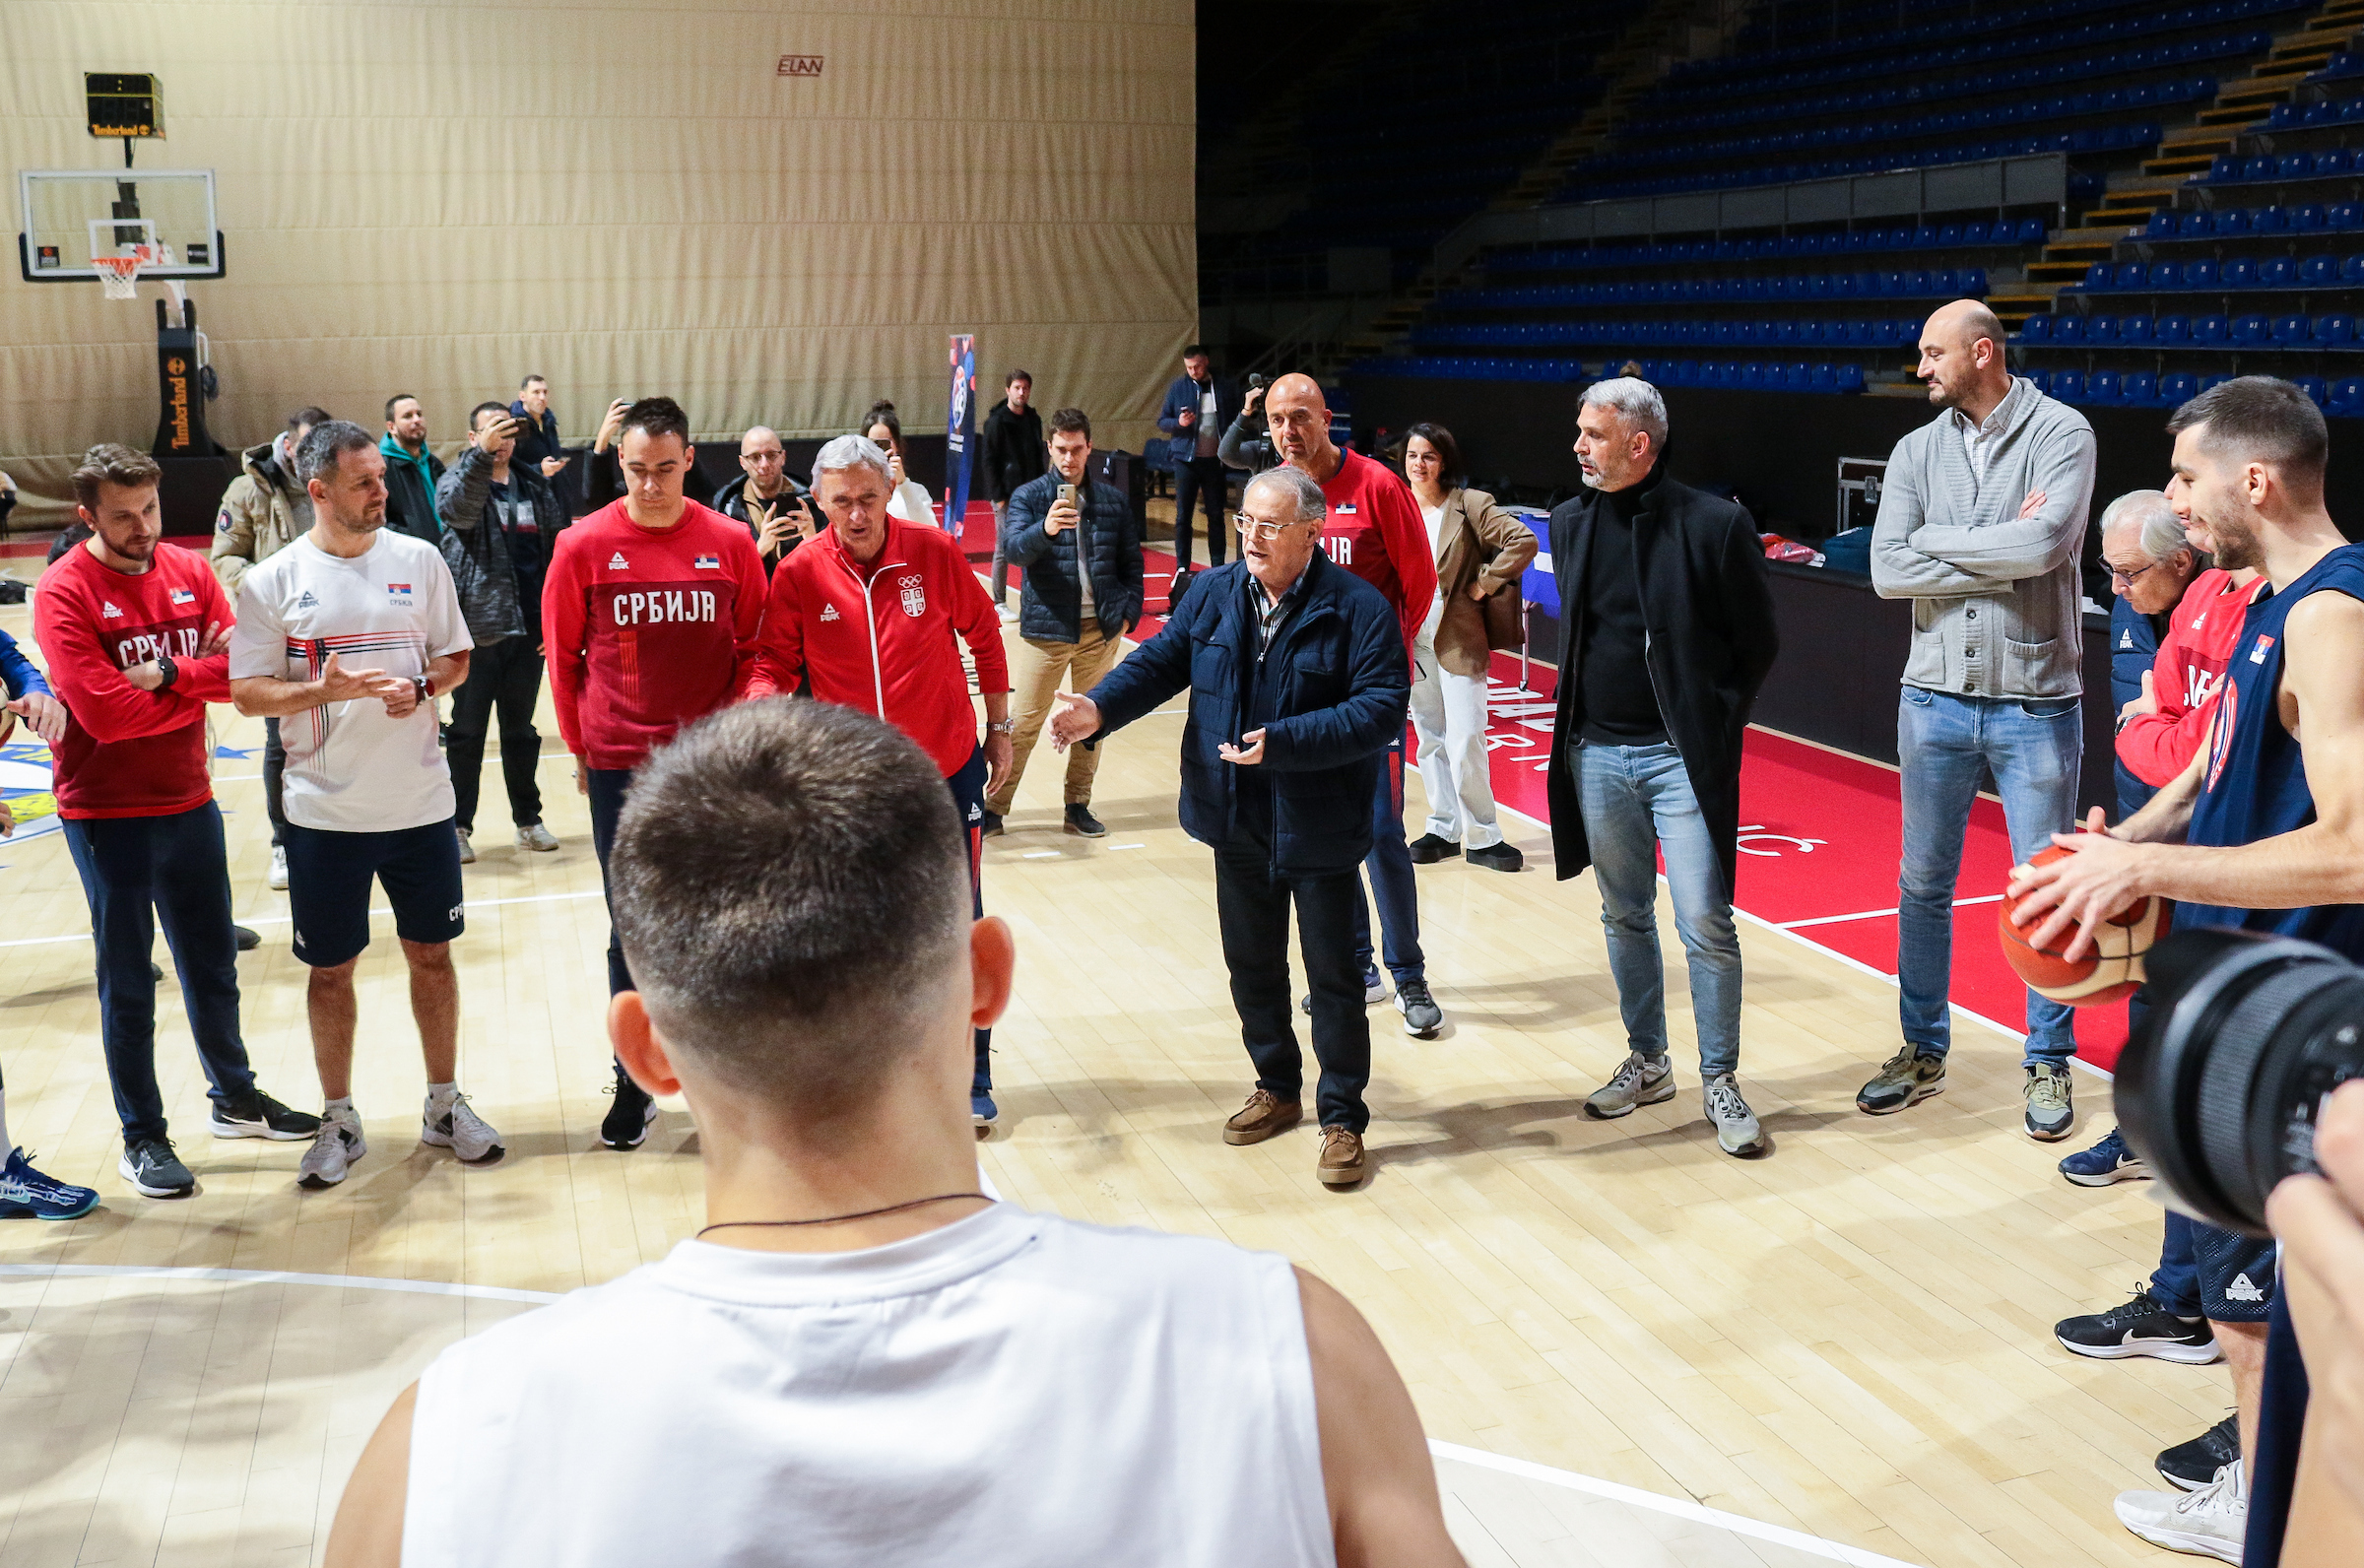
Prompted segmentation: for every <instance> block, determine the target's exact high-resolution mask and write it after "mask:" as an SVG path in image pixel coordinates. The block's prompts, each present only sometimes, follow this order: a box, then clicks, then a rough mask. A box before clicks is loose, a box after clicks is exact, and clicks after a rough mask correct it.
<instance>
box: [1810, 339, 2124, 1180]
mask: <svg viewBox="0 0 2364 1568" xmlns="http://www.w3.org/2000/svg"><path fill="white" fill-rule="evenodd" d="M1918 373H1919V374H1920V377H1921V379H1922V380H1923V381H1925V382H1927V383H1928V384H1929V400H1930V402H1932V403H1934V404H1936V405H1937V408H1938V409H1939V410H1940V412H1939V413H1938V415H1937V418H1936V419H1935V420H1933V421H1932V422H1931V423H1929V424H1927V425H1923V426H1921V428H1919V429H1917V430H1915V431H1913V432H1912V433H1911V434H1910V435H1907V436H1906V437H1905V438H1904V439H1903V440H1901V441H1899V442H1897V443H1896V450H1895V451H1894V452H1892V453H1891V454H1889V457H1888V472H1887V482H1886V484H1885V486H1884V487H1883V489H1882V490H1881V493H1880V502H1879V519H1878V521H1877V522H1876V523H1875V524H1874V525H1873V526H1872V586H1873V587H1874V588H1876V589H1878V591H1879V594H1880V597H1882V598H1884V599H1910V600H1912V601H1913V641H1912V652H1911V655H1910V657H1909V658H1908V659H1907V660H1906V663H1905V667H1904V691H1903V695H1902V698H1901V700H1900V701H1899V702H1898V705H1897V720H1896V754H1897V757H1898V760H1899V761H1901V762H1902V764H1903V774H1904V777H1903V793H1904V864H1903V868H1902V871H1901V873H1900V875H1899V876H1898V878H1897V884H1898V897H1897V907H1898V913H1897V921H1896V926H1897V931H1896V974H1897V979H1898V981H1899V982H1900V984H1901V986H1902V990H1903V1001H1902V1003H1901V1007H1900V1013H1901V1019H1902V1024H1903V1033H1904V1044H1903V1048H1902V1049H1901V1050H1899V1051H1898V1052H1897V1053H1896V1055H1894V1056H1893V1057H1891V1058H1889V1060H1888V1061H1887V1063H1886V1064H1885V1065H1884V1066H1882V1067H1881V1068H1880V1070H1879V1072H1878V1073H1877V1074H1876V1075H1875V1076H1874V1077H1873V1078H1872V1080H1871V1081H1870V1082H1869V1083H1866V1084H1865V1085H1864V1086H1863V1089H1862V1091H1861V1092H1859V1093H1858V1094H1857V1095H1856V1098H1855V1104H1856V1109H1858V1110H1860V1111H1863V1112H1865V1113H1866V1114H1868V1115H1872V1116H1885V1115H1888V1114H1891V1113H1893V1112H1896V1111H1901V1110H1903V1109H1905V1107H1907V1106H1909V1105H1914V1104H1917V1103H1919V1102H1920V1101H1922V1100H1925V1099H1927V1098H1929V1096H1931V1095H1933V1094H1936V1093H1938V1092H1940V1091H1941V1090H1942V1089H1943V1088H1944V1087H1945V1054H1946V1051H1947V1049H1948V1048H1949V1047H1950V1045H1951V1044H1952V1029H1951V1024H1952V1015H1951V1013H1950V1010H1949V993H1950V990H1951V985H1952V978H1953V914H1954V911H1953V900H1954V896H1955V893H1954V882H1955V879H1956V877H1957V876H1958V875H1959V873H1960V871H1961V868H1962V836H1963V834H1964V832H1965V831H1966V830H1967V828H1968V826H1969V821H1970V807H1971V803H1972V802H1973V801H1975V800H1976V799H1977V798H1978V790H1979V785H1980V782H1981V779H1982V777H1983V776H1984V775H1985V774H1988V773H1990V772H1991V773H1992V774H1993V775H1994V778H1995V782H1996V785H1997V787H1998V788H1999V790H2000V791H2001V793H2002V795H2003V817H2004V819H2005V822H2006V823H2007V825H2008V827H2009V829H2010V835H2011V854H2012V856H2013V858H2014V859H2016V860H2018V861H2021V862H2025V861H2026V860H2028V859H2029V858H2030V857H2031V856H2033V855H2034V854H2035V853H2036V852H2037V851H2038V850H2041V849H2043V848H2045V847H2046V846H2047V845H2048V844H2049V843H2050V842H2051V835H2052V834H2054V833H2059V832H2067V831H2069V828H2070V827H2071V826H2072V825H2073V824H2074V822H2075V820H2076V793H2077V781H2078V778H2079V775H2080V774H2081V773H2082V771H2083V759H2084V718H2083V714H2082V707H2083V702H2082V698H2083V694H2084V623H2083V619H2082V617H2081V615H2080V613H2079V609H2078V599H2079V597H2080V596H2079V592H2078V586H2077V552H2078V550H2079V548H2080V547H2081V546H2082V544H2083V542H2084V537H2085V514H2086V510H2087V508H2088V507H2089V506H2090V504H2091V502H2092V499H2093V427H2092V426H2091V425H2087V424H2086V423H2085V421H2084V418H2083V416H2081V415H2079V414H2078V413H2077V412H2076V411H2075V410H2074V409H2071V408H2069V407H2068V406H2067V405H2066V404H2061V403H2056V402H2054V401H2053V400H2052V399H2051V398H2048V397H2046V396H2045V395H2044V394H2043V393H2041V392H2039V391H2037V390H2036V388H2035V384H2034V383H2033V382H2030V381H2027V380H2024V379H2021V378H2019V377H2016V376H2013V375H2012V374H2011V373H2010V370H2009V369H2008V368H2007V367H2006V366H2005V364H2004V363H2003V325H2002V323H2001V322H1999V321H1997V320H1996V319H1995V313H1994V312H1993V311H1991V310H1989V309H1988V308H1987V307H1986V306H1985V305H1983V304H1981V303H1980V302H1979V301H1977V300H1975V299H1956V300H1955V301H1953V303H1951V304H1949V305H1946V306H1944V307H1943V308H1942V309H1940V310H1938V311H1937V314H1936V315H1933V316H1931V317H1930V318H1929V323H1928V325H1927V326H1925V327H1924V328H1922V331H1921V364H1920V369H1919V372H1918ZM1988 890H1989V889H1987V888H1984V887H1982V888H1979V889H1977V891H1979V892H1985V891H1988ZM2075 1050H2076V1038H2075V1036H2074V1035H2073V1034H2072V1033H2071V1032H2070V1030H2069V1009H2068V1008H2066V1007H2064V1006H2062V1005H2061V1004H2060V1003H2057V1002H2048V1001H2046V1000H2045V999H2044V998H2042V997H2040V996H2038V995H2036V994H2035V993H2034V992H2033V991H2030V992H2029V993H2028V995H2027V1043H2026V1048H2025V1050H2024V1052H2023V1053H2022V1057H2021V1067H2022V1069H2023V1083H2022V1096H2023V1098H2024V1099H2025V1101H2026V1118H2025V1124H2024V1125H2025V1127H2026V1130H2027V1136H2028V1137H2030V1138H2033V1139H2037V1140H2040V1141H2042V1142H2045V1143H2051V1142H2053V1141H2055V1140H2058V1139H2063V1138H2066V1137H2068V1136H2069V1130H2070V1128H2071V1127H2073V1126H2074V1125H2075V1120H2076V1116H2075V1108H2074V1106H2073V1104H2072V1103H2071V1100H2070V1096H2069V1057H2070V1056H2071V1055H2073V1054H2074V1053H2075Z"/></svg>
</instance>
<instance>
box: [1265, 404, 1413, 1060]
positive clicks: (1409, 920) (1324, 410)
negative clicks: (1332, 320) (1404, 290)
mask: <svg viewBox="0 0 2364 1568" xmlns="http://www.w3.org/2000/svg"><path fill="white" fill-rule="evenodd" d="M1264 416H1265V423H1266V425H1269V426H1270V427H1271V429H1272V432H1273V449H1274V450H1275V451H1277V452H1279V453H1280V459H1281V461H1282V462H1284V463H1286V464H1287V465H1288V466H1289V467H1290V468H1294V469H1299V470H1302V471H1303V472H1304V473H1305V474H1306V475H1307V476H1308V477H1309V478H1311V479H1312V480H1313V482H1314V483H1315V484H1317V485H1319V486H1321V488H1322V499H1323V500H1324V501H1326V502H1328V503H1329V506H1330V515H1329V517H1328V519H1327V520H1326V521H1325V522H1324V523H1323V524H1322V549H1323V550H1325V551H1327V552H1328V553H1329V555H1330V560H1331V563H1332V564H1333V565H1338V566H1344V567H1346V570H1348V571H1350V572H1352V573H1353V574H1354V575H1355V576H1357V577H1360V578H1361V579H1362V580H1363V581H1364V582H1367V583H1369V584H1370V585H1371V586H1372V587H1374V588H1376V589H1378V590H1379V591H1380V592H1381V593H1383V594H1385V595H1387V600H1388V603H1389V604H1392V605H1394V606H1395V607H1396V620H1397V621H1398V622H1399V623H1400V624H1401V625H1402V626H1403V628H1404V659H1405V663H1406V666H1407V667H1408V668H1409V667H1410V665H1411V662H1412V644H1413V642H1414V641H1416V640H1417V639H1418V637H1419V633H1420V625H1421V623H1422V622H1423V621H1426V620H1427V619H1428V617H1429V615H1430V614H1431V613H1432V612H1433V611H1434V610H1435V609H1436V607H1437V598H1436V555H1435V552H1434V551H1433V550H1432V549H1431V548H1430V547H1429V543H1428V525H1427V524H1426V523H1424V522H1422V521H1421V519H1420V503H1419V502H1418V501H1416V500H1414V499H1413V498H1412V487H1411V486H1409V485H1407V484H1405V483H1404V481H1403V480H1401V479H1399V478H1397V477H1396V475H1395V474H1394V473H1392V472H1390V471H1389V470H1388V469H1387V468H1386V467H1384V466H1383V465H1381V464H1378V463H1374V462H1372V461H1371V460H1370V459H1369V458H1367V457H1365V456H1363V455H1362V454H1361V453H1360V452H1354V451H1347V450H1345V449H1343V448H1341V447H1340V446H1339V445H1338V443H1337V442H1335V441H1333V440H1331V439H1330V405H1329V403H1328V401H1327V400H1326V399H1324V398H1323V396H1322V389H1321V387H1320V386H1319V385H1318V384H1316V383H1315V381H1314V379H1313V377H1311V376H1309V375H1295V374H1291V375H1284V376H1282V377H1281V378H1280V380H1278V381H1275V382H1274V383H1273V387H1272V390H1271V391H1270V392H1267V393H1266V394H1265V396H1264ZM1372 817H1373V825H1374V826H1375V828H1376V830H1377V834H1378V836H1377V838H1376V839H1375V840H1374V841H1373V843H1372V847H1371V854H1370V858H1369V859H1368V860H1366V861H1364V862H1363V868H1364V869H1365V870H1366V871H1368V872H1369V873H1370V877H1371V893H1372V895H1373V896H1374V897H1376V898H1377V899H1378V900H1379V927H1380V931H1381V933H1382V935H1383V936H1384V937H1385V939H1386V947H1387V967H1388V969H1389V970H1390V972H1392V973H1393V974H1394V975H1395V977H1396V1009H1397V1011H1398V1012H1400V1013H1403V1014H1404V1032H1405V1033H1407V1034H1409V1035H1411V1036H1412V1037H1413V1038H1414V1039H1420V1040H1427V1039H1433V1038H1435V1036H1436V1032H1437V1030H1439V1029H1441V1028H1443V1027H1444V1024H1445V1014H1444V1010H1443V1009H1441V1008H1439V1007H1438V1006H1437V1005H1436V999H1435V998H1434V997H1432V996H1431V995H1429V992H1428V962H1427V959H1426V957H1425V956H1424V955H1423V954H1422V953H1421V951H1420V901H1419V888H1418V886H1417V885H1416V884H1415V883H1414V882H1413V881H1412V847H1411V846H1410V845H1409V844H1407V843H1406V842H1405V841H1404V737H1403V736H1402V735H1401V734H1399V735H1398V736H1397V737H1396V738H1395V740H1394V742H1393V743H1391V744H1390V745H1389V747H1388V749H1387V764H1386V766H1384V767H1382V768H1381V769H1380V770H1379V796H1378V799H1377V800H1376V801H1374V802H1373V803H1372ZM1360 921H1361V928H1360V930H1359V931H1358V932H1357V933H1356V936H1357V939H1358V940H1357V942H1356V944H1355V950H1356V952H1357V954H1358V955H1359V956H1360V957H1361V959H1362V971H1363V986H1364V991H1365V995H1366V997H1367V998H1368V1000H1370V1001H1373V1002H1376V1001H1378V1000H1379V999H1380V998H1381V997H1383V996H1385V995H1386V994H1387V993H1386V989H1385V987H1383V986H1382V985H1381V984H1380V980H1379V971H1378V969H1377V968H1376V967H1375V966H1373V964H1372V963H1371V932H1370V914H1369V912H1368V910H1364V911H1363V912H1362V914H1361V916H1360Z"/></svg>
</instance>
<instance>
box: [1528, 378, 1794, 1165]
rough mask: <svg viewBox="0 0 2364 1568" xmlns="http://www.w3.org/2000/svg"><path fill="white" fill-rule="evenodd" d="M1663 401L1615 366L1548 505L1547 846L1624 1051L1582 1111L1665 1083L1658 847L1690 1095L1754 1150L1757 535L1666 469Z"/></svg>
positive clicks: (1770, 637) (1764, 654)
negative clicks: (1746, 1076) (1742, 926)
mask: <svg viewBox="0 0 2364 1568" xmlns="http://www.w3.org/2000/svg"><path fill="white" fill-rule="evenodd" d="M1666 440H1667V405H1666V402H1665V400H1664V399H1662V398H1660V396H1659V395H1658V389H1657V388H1656V387H1653V386H1652V385H1650V383H1649V382H1647V381H1642V380H1637V379H1634V378H1632V377H1629V376H1620V377H1617V378H1616V379H1614V380H1609V381H1601V382H1597V383H1595V384H1594V385H1592V386H1590V387H1588V388H1586V389H1585V394H1584V397H1583V400H1582V402H1581V404H1580V406H1579V408H1578V410H1577V415H1576V461H1577V464H1578V466H1579V467H1581V468H1582V470H1583V472H1584V483H1585V486H1586V493H1585V494H1583V495H1580V496H1578V497H1576V498H1575V499H1573V500H1569V501H1563V502H1562V503H1560V505H1559V506H1558V507H1557V508H1556V509H1555V510H1553V512H1552V513H1551V561H1552V568H1553V572H1554V574H1555V575H1556V576H1557V578H1558V579H1559V597H1560V603H1561V604H1562V605H1563V606H1565V607H1566V608H1565V610H1564V611H1563V612H1562V618H1561V621H1560V637H1561V642H1560V663H1559V695H1558V711H1557V713H1556V715H1555V716H1554V718H1553V720H1552V725H1551V755H1552V757H1553V759H1554V760H1555V761H1556V762H1558V763H1560V764H1561V765H1558V766H1555V767H1553V768H1552V769H1551V772H1550V785H1549V789H1550V803H1551V848H1552V854H1553V857H1554V858H1555V859H1556V860H1557V861H1558V864H1559V875H1560V877H1561V879H1562V880H1565V879H1567V878H1570V877H1573V876H1575V875H1576V874H1577V873H1578V872H1581V871H1583V870H1584V869H1585V867H1586V866H1588V865H1589V866H1591V867H1592V868H1593V880H1594V882H1596V883H1597V884H1598V885H1599V887H1600V889H1601V924H1602V926H1603V927H1604V928H1606V930H1607V932H1608V935H1609V972H1610V973H1611V974H1612V975H1613V976H1615V978H1616V982H1617V1003H1618V1007H1619V1010H1620V1011H1621V1012H1622V1013H1623V1015H1624V1023H1625V1038H1626V1042H1627V1047H1628V1054H1627V1056H1626V1058H1625V1061H1624V1063H1623V1064H1622V1065H1621V1066H1619V1067H1618V1069H1617V1071H1616V1073H1615V1074H1614V1075H1613V1076H1612V1077H1611V1078H1609V1081H1608V1082H1607V1083H1606V1084H1604V1085H1602V1087H1601V1088H1600V1089H1598V1090H1597V1091H1595V1092H1594V1094H1593V1095H1592V1096H1591V1097H1590V1098H1589V1099H1587V1100H1586V1101H1585V1102H1584V1108H1585V1110H1586V1111H1587V1112H1588V1113H1589V1114H1591V1115H1593V1116H1598V1117H1604V1118H1607V1117H1618V1116H1625V1115H1628V1114H1630V1113H1631V1112H1632V1110H1633V1108H1634V1107H1635V1106H1636V1105H1656V1104H1659V1103H1661V1102H1663V1101H1666V1100H1670V1099H1673V1098H1674V1097H1675V1068H1674V1063H1673V1061H1672V1059H1671V1058H1670V1056H1669V1055H1668V1051H1667V999H1666V979H1665V974H1666V971H1665V969H1664V967H1663V966H1662V965H1661V963H1660V960H1659V950H1658V875H1657V874H1658V858H1659V855H1660V854H1661V853H1663V854H1664V855H1665V856H1666V862H1667V885H1668V887H1669V889H1670V890H1671V891H1672V892H1673V894H1674V897H1675V930H1676V931H1677V932H1678V933H1679V934H1680V935H1681V937H1682V947H1683V954H1684V958H1685V961H1686V964H1687V967H1688V969H1689V971H1690V981H1691V1012H1692V1014H1693V1016H1694V1018H1695V1020H1696V1024H1697V1027H1698V1030H1699V1078H1700V1090H1701V1099H1702V1102H1703V1104H1704V1107H1705V1109H1706V1111H1707V1117H1708V1120H1709V1121H1710V1122H1711V1123H1713V1124H1714V1126H1715V1130H1716V1146H1717V1147H1719V1148H1721V1149H1723V1150H1724V1152H1725V1153H1727V1154H1737V1155H1748V1154H1761V1153H1763V1152H1764V1151H1765V1146H1766V1145H1765V1139H1764V1131H1763V1129H1762V1128H1761V1127H1760V1126H1759V1125H1758V1123H1757V1120H1756V1116H1755V1113H1753V1112H1752V1111H1750V1110H1749V1109H1748V1102H1747V1101H1746V1100H1745V1099H1743V1098H1742V1097H1741V1095H1740V1082H1739V1079H1738V1078H1737V1074H1738V1073H1739V1071H1740V937H1739V934H1738V933H1737V932H1735V931H1734V929H1733V924H1732V890H1733V876H1734V868H1735V863H1736V862H1737V861H1738V859H1739V856H1740V737H1741V733H1742V731H1744V730H1745V729H1746V728H1747V725H1748V708H1749V704H1750V703H1752V702H1753V701H1755V699H1756V688H1757V687H1758V686H1761V685H1762V684H1763V683H1764V679H1765V672H1766V671H1768V670H1770V669H1771V668H1772V667H1773V656H1774V654H1775V652H1776V651H1778V649H1779V646H1780V644H1779V639H1778V637H1777V635H1776V633H1775V631H1774V625H1773V596H1772V590H1771V589H1770V588H1769V587H1768V586H1767V584H1766V581H1765V557H1764V548H1763V546H1762V545H1760V544H1759V543H1758V542H1757V537H1756V526H1755V524H1754V523H1752V522H1751V521H1750V520H1749V517H1748V513H1747V511H1746V509H1745V508H1743V507H1741V506H1740V505H1738V504H1736V503H1734V502H1732V501H1728V500H1726V499H1724V498H1723V497H1722V496H1720V495H1711V494H1709V493H1708V492H1707V491H1705V490H1693V489H1691V488H1690V487H1689V486H1688V485H1680V484H1677V483H1675V481H1674V480H1672V479H1670V478H1668V477H1667V472H1666V466H1665V465H1664V464H1663V463H1662V462H1660V460H1659V459H1660V456H1661V454H1662V452H1663V450H1664V448H1665V446H1666Z"/></svg>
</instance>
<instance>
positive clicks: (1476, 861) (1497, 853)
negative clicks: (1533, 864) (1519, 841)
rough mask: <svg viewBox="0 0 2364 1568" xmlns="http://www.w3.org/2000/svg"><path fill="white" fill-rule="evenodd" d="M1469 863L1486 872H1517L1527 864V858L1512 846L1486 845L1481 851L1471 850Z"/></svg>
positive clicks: (1516, 847)
mask: <svg viewBox="0 0 2364 1568" xmlns="http://www.w3.org/2000/svg"><path fill="white" fill-rule="evenodd" d="M1469 861H1470V864H1471V865H1473V866H1483V867H1484V868H1485V869H1486V870H1487V871H1518V870H1520V869H1521V868H1523V867H1524V866H1525V865H1526V864H1527V857H1526V856H1524V855H1522V854H1520V853H1519V851H1518V846H1516V845H1514V844H1488V845H1486V846H1485V847H1484V848H1483V849H1473V850H1471V851H1470V854H1469Z"/></svg>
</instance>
